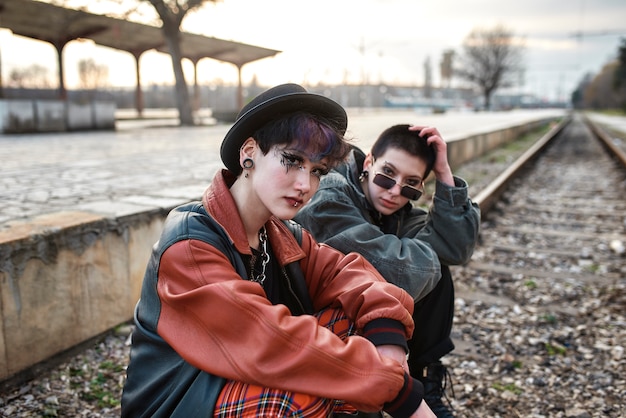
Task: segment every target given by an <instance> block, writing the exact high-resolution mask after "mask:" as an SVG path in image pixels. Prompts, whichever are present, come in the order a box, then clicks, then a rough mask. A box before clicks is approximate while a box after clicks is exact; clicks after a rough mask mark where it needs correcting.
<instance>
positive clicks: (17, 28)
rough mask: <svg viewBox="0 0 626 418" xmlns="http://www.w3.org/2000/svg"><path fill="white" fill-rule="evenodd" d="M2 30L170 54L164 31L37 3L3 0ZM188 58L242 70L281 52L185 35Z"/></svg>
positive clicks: (54, 41) (61, 42)
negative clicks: (250, 64)
mask: <svg viewBox="0 0 626 418" xmlns="http://www.w3.org/2000/svg"><path fill="white" fill-rule="evenodd" d="M0 27H4V28H7V29H11V30H12V31H13V33H14V34H16V35H20V36H25V37H28V38H33V39H38V40H41V41H46V42H49V43H51V44H53V45H55V46H56V47H57V48H60V47H62V46H63V45H65V44H66V43H67V42H69V41H71V40H74V39H80V38H82V39H91V40H93V41H94V42H95V43H96V44H99V45H103V46H107V47H110V48H115V49H119V50H123V51H128V52H130V53H132V54H133V55H135V56H138V55H141V53H143V52H145V51H148V50H150V49H156V50H158V51H161V52H165V53H167V52H168V51H167V46H166V44H165V39H164V37H163V33H162V31H161V28H159V27H156V26H149V25H144V24H140V23H135V22H129V21H126V20H122V19H116V18H112V17H108V16H102V15H95V14H91V13H87V12H83V11H80V10H73V9H66V8H63V7H58V6H54V5H52V4H49V3H43V2H40V1H33V0H0ZM181 35H182V38H181V39H182V41H181V49H182V54H183V57H184V58H188V59H190V60H192V61H194V62H197V61H199V60H200V59H202V58H213V59H216V60H219V61H225V62H229V63H232V64H234V65H236V66H237V67H241V66H242V65H244V64H246V63H249V62H252V61H256V60H259V59H262V58H266V57H270V56H273V55H276V54H277V53H279V52H281V51H277V50H274V49H268V48H261V47H258V46H253V45H247V44H242V43H239V42H233V41H226V40H222V39H217V38H213V37H207V36H202V35H197V34H193V33H187V32H183V33H182V34H181Z"/></svg>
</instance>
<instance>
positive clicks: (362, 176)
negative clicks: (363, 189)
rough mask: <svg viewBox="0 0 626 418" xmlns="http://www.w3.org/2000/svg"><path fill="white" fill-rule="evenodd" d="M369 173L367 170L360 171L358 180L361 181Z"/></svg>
mask: <svg viewBox="0 0 626 418" xmlns="http://www.w3.org/2000/svg"><path fill="white" fill-rule="evenodd" d="M369 175H370V173H369V172H368V171H367V170H364V171H362V172H361V175H360V176H359V182H361V183H363V182H364V181H365V179H366V178H367V177H368V176H369Z"/></svg>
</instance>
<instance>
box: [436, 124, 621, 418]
mask: <svg viewBox="0 0 626 418" xmlns="http://www.w3.org/2000/svg"><path fill="white" fill-rule="evenodd" d="M602 136H603V132H602V131H601V130H600V129H597V128H596V127H595V126H593V125H590V121H588V120H586V119H585V118H584V117H583V116H581V115H577V114H574V115H572V116H571V117H570V118H569V119H568V120H565V121H563V122H561V124H560V125H559V126H557V127H555V128H553V129H552V130H551V131H550V133H548V134H547V135H546V136H544V137H543V138H542V139H541V140H540V141H538V142H537V143H536V144H535V146H533V148H532V149H531V150H529V151H527V152H526V154H524V155H523V156H522V158H521V159H520V161H518V162H516V163H515V164H513V165H512V166H511V167H510V168H509V169H508V170H507V171H506V172H505V173H503V174H502V175H501V176H499V177H498V178H497V179H496V180H495V181H494V182H492V183H491V184H490V185H489V186H488V187H486V188H485V189H484V190H483V191H482V192H481V193H479V194H478V196H476V201H477V202H478V203H479V204H480V206H481V209H482V211H483V218H484V222H483V224H482V226H481V238H480V243H479V245H478V247H477V249H476V251H475V253H474V256H473V258H472V261H471V262H470V263H468V264H467V265H465V266H462V267H460V266H459V267H455V268H453V277H454V278H455V283H456V289H457V303H456V311H455V314H456V316H455V324H454V327H453V338H454V340H455V343H456V345H457V349H456V350H455V352H453V354H451V355H450V356H449V357H450V358H449V359H447V360H448V365H449V369H450V371H451V372H452V383H453V384H454V386H453V387H454V389H455V393H454V395H455V396H454V399H453V400H452V404H453V406H454V407H455V408H456V410H457V414H458V415H459V416H468V417H473V416H476V417H479V416H480V417H483V416H490V417H496V416H502V417H509V416H512V417H515V416H525V417H535V416H536V417H539V416H542V417H544V416H563V417H565V416H567V417H587V416H589V417H591V416H598V417H607V416H608V417H622V416H626V395H625V394H626V354H624V348H625V346H626V253H625V249H624V246H625V245H626V159H624V157H623V156H617V157H616V156H613V155H611V153H614V152H619V149H617V148H610V147H609V146H607V145H603V144H604V143H603V140H607V139H610V138H606V136H605V135H604V136H605V137H604V138H601V137H602ZM609 142H610V141H609ZM585 414H587V415H585Z"/></svg>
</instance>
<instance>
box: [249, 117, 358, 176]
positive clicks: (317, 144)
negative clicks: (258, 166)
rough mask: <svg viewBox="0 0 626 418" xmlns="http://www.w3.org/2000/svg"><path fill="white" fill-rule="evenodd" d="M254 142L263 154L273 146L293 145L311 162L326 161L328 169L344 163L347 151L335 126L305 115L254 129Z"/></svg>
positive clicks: (274, 121)
mask: <svg viewBox="0 0 626 418" xmlns="http://www.w3.org/2000/svg"><path fill="white" fill-rule="evenodd" d="M253 138H254V139H255V140H256V141H257V143H258V144H259V148H260V149H261V151H262V152H263V154H267V153H268V152H269V150H270V148H272V147H273V146H274V145H282V144H287V145H293V146H294V147H295V148H296V149H297V150H299V151H301V152H303V153H304V154H306V155H307V156H309V158H310V159H311V161H320V160H322V159H323V158H326V159H327V161H328V166H329V168H332V167H335V166H336V165H337V164H339V163H341V162H343V161H344V160H345V158H346V156H347V155H348V152H349V151H350V146H349V145H348V143H347V142H346V140H345V138H344V136H343V135H342V134H341V131H340V130H338V129H337V128H336V127H335V124H334V123H332V122H331V121H327V120H325V119H323V118H320V117H317V116H315V115H313V114H311V113H307V112H294V113H290V114H287V115H284V116H282V117H280V118H277V119H274V120H272V121H270V122H268V123H266V124H265V125H263V126H262V127H261V128H259V129H257V130H256V132H255V133H254V135H253Z"/></svg>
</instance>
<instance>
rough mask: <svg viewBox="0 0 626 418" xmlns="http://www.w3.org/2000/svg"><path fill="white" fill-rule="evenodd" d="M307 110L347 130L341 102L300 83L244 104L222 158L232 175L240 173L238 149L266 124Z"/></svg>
mask: <svg viewBox="0 0 626 418" xmlns="http://www.w3.org/2000/svg"><path fill="white" fill-rule="evenodd" d="M298 111H304V112H308V113H311V114H312V115H315V116H319V117H321V118H323V119H324V120H326V121H327V122H329V123H330V124H331V125H333V126H334V127H335V128H336V129H337V130H339V131H340V132H341V134H342V135H343V134H345V132H346V128H347V127H348V116H347V115H346V111H345V110H344V108H343V107H341V105H339V103H337V102H335V101H334V100H331V99H329V98H328V97H325V96H322V95H320V94H315V93H309V92H308V91H306V90H305V89H304V87H302V86H299V85H297V84H281V85H279V86H276V87H272V88H271V89H269V90H266V91H264V92H263V93H261V94H259V95H258V96H257V97H255V98H254V99H252V100H251V101H250V103H248V104H247V105H245V106H244V107H243V109H241V111H240V112H239V114H238V115H237V119H236V120H235V123H234V125H233V126H232V127H231V128H230V130H229V131H228V132H227V133H226V136H225V137H224V140H223V141H222V146H221V148H220V156H221V157H222V162H223V163H224V165H226V168H228V169H229V170H230V171H232V172H233V173H239V172H240V171H241V167H240V166H239V149H240V148H241V146H242V145H243V143H244V142H245V140H246V139H248V138H249V137H251V136H252V135H253V134H254V132H255V131H256V130H257V129H259V128H260V127H262V126H263V125H265V124H266V123H268V122H270V121H272V120H274V119H276V118H278V117H281V116H283V115H285V114H288V113H293V112H298Z"/></svg>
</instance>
